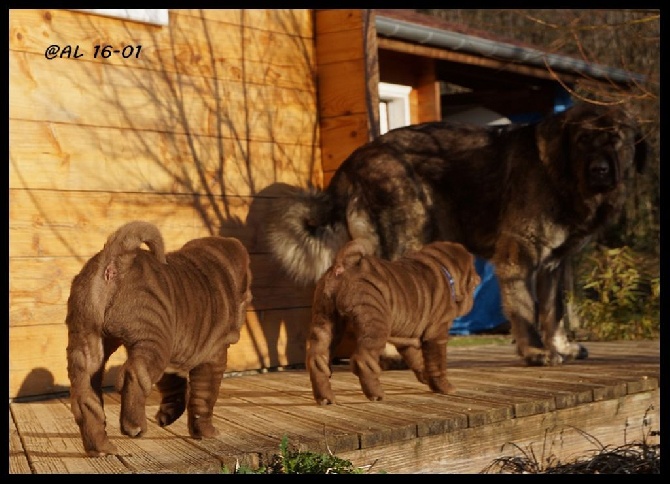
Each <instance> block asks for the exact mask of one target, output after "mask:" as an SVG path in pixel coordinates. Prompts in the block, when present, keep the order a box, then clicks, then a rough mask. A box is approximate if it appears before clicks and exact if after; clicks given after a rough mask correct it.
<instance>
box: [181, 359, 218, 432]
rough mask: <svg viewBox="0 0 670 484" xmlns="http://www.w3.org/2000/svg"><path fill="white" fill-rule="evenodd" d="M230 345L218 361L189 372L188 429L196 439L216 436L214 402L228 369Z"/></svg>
mask: <svg viewBox="0 0 670 484" xmlns="http://www.w3.org/2000/svg"><path fill="white" fill-rule="evenodd" d="M227 355H228V346H226V348H224V350H223V354H222V355H221V356H222V357H221V359H220V360H219V361H217V362H212V363H204V364H202V365H199V366H196V367H195V368H193V369H192V370H191V371H190V372H189V396H188V405H187V409H188V431H189V434H190V435H191V437H193V438H194V439H202V438H210V437H216V436H217V435H218V434H219V432H218V430H216V428H215V427H214V424H213V415H214V404H215V403H216V399H217V398H218V397H219V389H220V388H221V379H222V378H223V372H224V371H225V370H226V363H227Z"/></svg>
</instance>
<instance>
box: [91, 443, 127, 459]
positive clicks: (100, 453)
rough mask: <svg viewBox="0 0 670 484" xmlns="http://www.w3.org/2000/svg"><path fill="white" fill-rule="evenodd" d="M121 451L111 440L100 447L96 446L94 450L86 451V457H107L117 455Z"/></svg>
mask: <svg viewBox="0 0 670 484" xmlns="http://www.w3.org/2000/svg"><path fill="white" fill-rule="evenodd" d="M118 453H119V451H118V450H117V448H116V446H115V445H114V444H112V443H111V442H110V441H109V439H105V441H104V442H103V443H101V444H99V445H96V446H95V448H94V449H86V455H87V456H89V457H104V456H106V455H116V454H118Z"/></svg>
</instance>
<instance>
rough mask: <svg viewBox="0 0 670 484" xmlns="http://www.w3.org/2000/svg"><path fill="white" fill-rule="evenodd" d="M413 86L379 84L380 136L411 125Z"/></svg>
mask: <svg viewBox="0 0 670 484" xmlns="http://www.w3.org/2000/svg"><path fill="white" fill-rule="evenodd" d="M411 91H412V87H411V86H402V85H400V84H388V83H386V82H380V83H379V134H384V133H386V132H387V131H389V130H391V129H395V128H400V127H402V126H407V125H409V124H410V123H411V121H410V115H409V114H410V113H409V93H410V92H411Z"/></svg>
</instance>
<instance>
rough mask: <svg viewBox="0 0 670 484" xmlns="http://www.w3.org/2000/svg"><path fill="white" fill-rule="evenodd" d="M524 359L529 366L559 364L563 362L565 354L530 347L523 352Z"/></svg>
mask: <svg viewBox="0 0 670 484" xmlns="http://www.w3.org/2000/svg"><path fill="white" fill-rule="evenodd" d="M522 354H523V359H524V361H525V362H526V365H528V366H559V365H562V364H563V360H564V359H563V356H561V355H560V354H559V353H555V352H554V353H552V352H551V351H547V350H543V349H539V348H528V349H526V351H524V352H522Z"/></svg>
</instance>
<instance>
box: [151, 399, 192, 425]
mask: <svg viewBox="0 0 670 484" xmlns="http://www.w3.org/2000/svg"><path fill="white" fill-rule="evenodd" d="M185 408H186V406H185V405H184V402H175V403H169V404H165V403H163V404H161V406H160V408H159V409H158V412H156V422H157V423H158V425H160V426H161V427H165V426H167V425H170V424H171V423H173V422H174V421H175V420H177V419H178V418H179V417H181V416H182V414H183V413H184V409H185Z"/></svg>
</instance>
